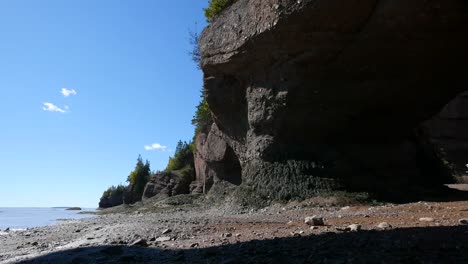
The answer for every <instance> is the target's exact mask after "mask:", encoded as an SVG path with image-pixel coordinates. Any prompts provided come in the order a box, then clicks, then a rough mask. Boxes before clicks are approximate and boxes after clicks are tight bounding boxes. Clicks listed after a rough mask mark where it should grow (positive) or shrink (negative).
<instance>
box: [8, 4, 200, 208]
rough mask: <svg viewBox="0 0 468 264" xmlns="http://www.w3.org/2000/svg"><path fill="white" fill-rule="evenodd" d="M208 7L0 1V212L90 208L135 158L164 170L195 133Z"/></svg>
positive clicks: (120, 180)
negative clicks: (197, 54)
mask: <svg viewBox="0 0 468 264" xmlns="http://www.w3.org/2000/svg"><path fill="white" fill-rule="evenodd" d="M207 2H208V1H204V0H198V1H193V0H185V1H155V0H138V1H133V0H132V1H130V0H125V1H114V0H99V1H96V0H79V1H63V0H42V1H36V0H14V1H0V33H1V34H0V58H1V59H0V95H1V98H2V102H1V104H0V120H1V123H2V125H1V129H0V179H1V183H0V188H1V189H0V207H6V206H82V207H96V206H97V203H98V201H99V198H100V196H101V194H102V192H103V191H104V190H105V189H106V188H107V187H108V186H110V185H116V184H119V183H124V182H125V179H126V178H127V175H128V174H129V173H130V171H131V170H132V169H133V168H134V166H135V163H136V159H137V158H138V155H139V154H141V155H142V157H143V159H148V160H149V161H150V163H151V169H152V170H159V169H164V167H165V165H166V164H167V160H168V158H169V156H170V155H171V154H172V153H171V152H170V150H171V149H174V148H175V145H176V143H177V141H178V140H179V139H181V140H187V141H188V140H190V139H191V138H192V135H193V127H192V125H191V124H190V120H191V119H192V116H193V113H194V111H195V106H196V104H197V103H198V101H199V99H200V97H199V96H200V89H201V87H202V73H201V72H200V71H199V70H198V69H197V68H196V65H195V64H194V63H193V62H192V61H191V58H190V56H189V55H188V51H189V50H190V48H191V47H190V43H189V34H188V32H189V29H194V28H195V23H198V26H197V27H198V29H199V30H200V29H202V28H203V27H204V26H205V19H204V16H203V10H202V9H203V8H204V7H206V5H207ZM64 88H65V90H62V89H64ZM75 93H76V94H75ZM156 144H159V145H156ZM145 146H146V148H145ZM149 149H152V150H149Z"/></svg>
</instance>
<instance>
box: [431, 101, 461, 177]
mask: <svg viewBox="0 0 468 264" xmlns="http://www.w3.org/2000/svg"><path fill="white" fill-rule="evenodd" d="M424 126H425V127H426V129H427V131H428V133H429V135H430V138H431V140H432V141H433V142H434V144H436V145H437V146H438V147H439V148H440V149H441V152H442V154H443V156H444V159H445V160H446V161H447V162H448V163H449V164H451V165H452V166H453V169H454V170H455V172H456V174H457V175H460V176H462V175H467V174H468V173H467V171H468V168H467V167H466V166H467V164H468V92H464V93H462V94H460V95H458V96H457V97H456V98H455V99H453V100H452V101H450V103H448V104H447V105H446V106H445V107H444V108H443V109H442V111H441V112H440V113H439V114H437V115H436V116H435V117H434V118H432V119H431V120H429V121H427V122H425V123H424Z"/></svg>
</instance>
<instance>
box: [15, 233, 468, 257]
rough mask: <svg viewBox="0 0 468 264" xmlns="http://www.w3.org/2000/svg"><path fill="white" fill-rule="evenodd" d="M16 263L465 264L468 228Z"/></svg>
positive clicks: (102, 251)
mask: <svg viewBox="0 0 468 264" xmlns="http://www.w3.org/2000/svg"><path fill="white" fill-rule="evenodd" d="M20 263H468V226H456V227H424V228H402V229H394V230H389V231H362V232H358V233H339V234H336V233H325V234H321V235H310V236H303V237H289V238H277V239H271V240H253V241H249V242H243V243H235V242H234V244H229V245H223V246H215V247H210V248H200V249H198V248H194V249H186V250H165V249H160V248H143V247H127V246H99V247H87V248H77V249H72V250H66V251H61V252H56V253H51V254H48V255H44V256H40V257H37V258H34V259H30V260H25V261H22V262H20Z"/></svg>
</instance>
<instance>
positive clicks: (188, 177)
mask: <svg viewBox="0 0 468 264" xmlns="http://www.w3.org/2000/svg"><path fill="white" fill-rule="evenodd" d="M193 180H194V172H193V170H192V168H190V167H187V168H184V169H182V170H177V171H171V172H159V173H156V174H153V175H152V176H151V178H150V180H149V181H148V183H147V184H146V186H145V190H144V192H143V197H142V200H143V201H144V200H146V199H148V198H151V197H156V198H167V197H171V196H175V195H179V194H188V193H190V184H191V183H192V181H193Z"/></svg>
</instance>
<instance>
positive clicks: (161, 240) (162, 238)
mask: <svg viewBox="0 0 468 264" xmlns="http://www.w3.org/2000/svg"><path fill="white" fill-rule="evenodd" d="M170 240H171V237H158V238H156V242H167V241H170Z"/></svg>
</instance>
